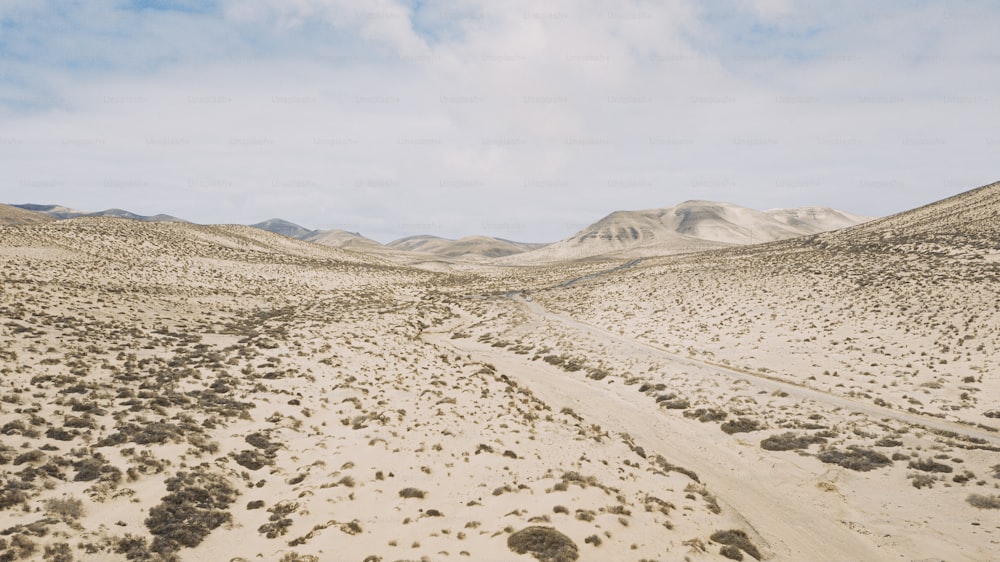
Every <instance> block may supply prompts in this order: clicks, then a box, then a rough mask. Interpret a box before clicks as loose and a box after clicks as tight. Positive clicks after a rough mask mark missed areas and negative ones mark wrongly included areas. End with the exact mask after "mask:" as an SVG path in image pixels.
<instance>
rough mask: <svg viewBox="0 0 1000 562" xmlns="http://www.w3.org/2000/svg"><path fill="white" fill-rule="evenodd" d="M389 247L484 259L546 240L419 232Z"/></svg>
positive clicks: (519, 249)
mask: <svg viewBox="0 0 1000 562" xmlns="http://www.w3.org/2000/svg"><path fill="white" fill-rule="evenodd" d="M387 246H389V247H390V248H395V249H397V250H404V251H407V252H418V253H424V254H431V255H434V256H438V257H442V258H450V259H464V260H473V261H475V260H484V259H489V258H499V257H504V256H511V255H515V254H521V253H524V252H528V251H531V250H535V249H537V248H540V247H543V246H544V244H531V243H525V242H513V241H510V240H504V239H502V238H493V237H489V236H466V237H464V238H459V239H458V240H452V239H449V238H439V237H437V236H429V235H418V236H408V237H406V238H400V239H399V240H394V241H392V242H389V243H388V244H387Z"/></svg>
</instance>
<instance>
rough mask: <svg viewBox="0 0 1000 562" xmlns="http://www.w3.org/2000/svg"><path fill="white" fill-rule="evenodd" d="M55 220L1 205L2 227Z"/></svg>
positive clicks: (18, 208)
mask: <svg viewBox="0 0 1000 562" xmlns="http://www.w3.org/2000/svg"><path fill="white" fill-rule="evenodd" d="M52 220H55V219H53V218H52V217H50V216H48V215H46V214H44V213H38V212H35V211H29V210H26V209H22V208H20V207H17V206H12V205H3V204H0V226H7V225H14V224H35V223H42V222H49V221H52Z"/></svg>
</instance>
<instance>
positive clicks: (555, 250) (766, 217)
mask: <svg viewBox="0 0 1000 562" xmlns="http://www.w3.org/2000/svg"><path fill="white" fill-rule="evenodd" d="M4 209H6V210H4ZM79 217H115V218H123V219H132V220H139V221H146V222H186V221H183V220H182V219H178V218H176V217H172V216H170V215H162V214H161V215H153V216H143V215H138V214H135V213H131V212H129V211H125V210H122V209H108V210H105V211H100V212H96V213H91V212H85V211H78V210H76V209H70V208H67V207H61V206H59V205H35V204H22V205H12V206H6V205H4V206H3V208H0V224H12V223H25V222H38V221H45V220H55V219H71V218H79ZM868 220H871V219H870V217H864V216H860V215H854V214H851V213H846V212H843V211H838V210H836V209H829V208H825V207H801V208H794V209H772V210H769V211H757V210H754V209H749V208H746V207H740V206H738V205H733V204H731V203H717V202H712V201H686V202H684V203H681V204H680V205H677V206H674V207H666V208H662V209H650V210H645V211H615V212H613V213H611V214H609V215H608V216H606V217H604V218H602V219H601V220H599V221H597V222H595V223H594V224H592V225H590V226H588V227H586V228H584V229H583V230H581V231H579V232H577V233H576V234H574V235H572V236H570V237H569V238H566V239H564V240H560V241H559V242H556V243H554V244H535V243H526V242H514V241H511V240H505V239H502V238H493V237H489V236H467V237H464V238H459V239H457V240H453V239H448V238H441V237H437V236H431V235H426V234H422V235H417V236H408V237H405V238H400V239H398V240H394V241H392V242H389V243H388V244H381V243H379V242H377V241H375V240H372V239H370V238H366V237H364V236H362V235H361V234H360V233H357V232H348V231H345V230H336V229H333V230H310V229H308V228H306V227H303V226H301V225H298V224H295V223H293V222H289V221H286V220H283V219H279V218H274V219H269V220H266V221H263V222H259V223H257V224H253V225H250V226H252V227H254V228H258V229H260V230H266V231H269V232H273V233H276V234H280V235H282V236H287V237H289V238H294V239H297V240H303V241H307V242H314V243H317V244H322V245H325V246H331V247H335V248H341V249H347V250H353V251H358V252H369V253H376V254H381V255H383V256H385V257H394V258H403V259H405V260H406V261H421V260H435V259H436V260H462V261H476V262H484V261H489V262H496V263H497V264H507V265H530V264H545V263H553V262H558V261H565V260H575V259H591V258H612V257H613V258H629V257H645V256H653V255H666V254H677V253H685V252H694V251H702V250H709V249H713V248H721V247H726V246H735V245H746V244H755V243H761V242H773V241H776V240H784V239H788V238H795V237H799V236H806V235H810V234H817V233H820V232H826V231H830V230H837V229H840V228H845V227H849V226H854V225H857V224H860V223H863V222H866V221H868Z"/></svg>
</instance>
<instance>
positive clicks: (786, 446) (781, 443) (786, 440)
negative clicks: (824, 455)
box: [760, 431, 826, 451]
mask: <svg viewBox="0 0 1000 562" xmlns="http://www.w3.org/2000/svg"><path fill="white" fill-rule="evenodd" d="M814 443H826V439H825V438H823V437H819V436H818V435H796V434H795V433H793V432H791V431H789V432H787V433H782V434H780V435H772V436H770V437H768V438H767V439H764V440H763V441H761V442H760V446H761V448H762V449H766V450H768V451H793V450H796V449H805V448H807V447H809V445H812V444H814Z"/></svg>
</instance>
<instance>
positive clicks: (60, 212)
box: [12, 203, 87, 219]
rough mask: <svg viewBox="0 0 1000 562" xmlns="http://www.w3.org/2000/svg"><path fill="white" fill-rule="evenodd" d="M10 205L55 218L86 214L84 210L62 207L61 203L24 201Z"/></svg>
mask: <svg viewBox="0 0 1000 562" xmlns="http://www.w3.org/2000/svg"><path fill="white" fill-rule="evenodd" d="M12 207H17V208H19V209H24V210H26V211H34V212H36V213H44V214H46V215H48V216H50V217H52V218H55V219H72V218H76V217H82V216H84V215H86V214H87V213H86V212H84V211H78V210H76V209H70V208H69V207H63V206H61V205H36V204H34V203H24V204H21V205H12Z"/></svg>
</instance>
